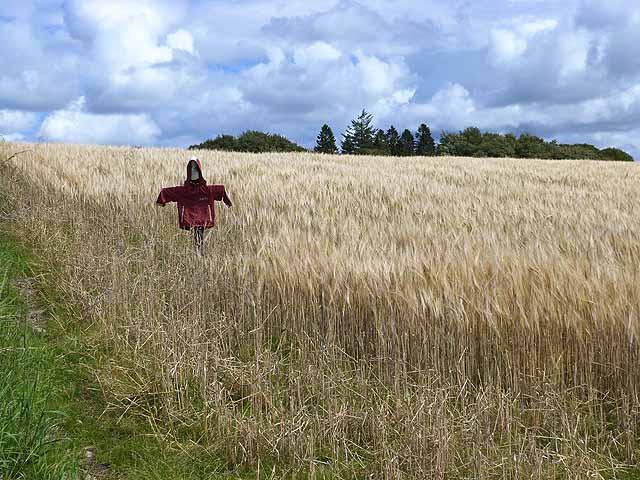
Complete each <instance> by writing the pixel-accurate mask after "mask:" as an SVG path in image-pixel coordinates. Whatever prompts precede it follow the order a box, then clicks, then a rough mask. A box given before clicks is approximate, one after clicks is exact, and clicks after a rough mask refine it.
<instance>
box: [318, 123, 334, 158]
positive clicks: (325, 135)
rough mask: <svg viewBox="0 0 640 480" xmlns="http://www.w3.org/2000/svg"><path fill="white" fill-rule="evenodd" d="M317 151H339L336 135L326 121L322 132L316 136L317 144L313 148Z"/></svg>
mask: <svg viewBox="0 0 640 480" xmlns="http://www.w3.org/2000/svg"><path fill="white" fill-rule="evenodd" d="M313 151H314V152H317V153H331V154H333V153H338V147H336V137H334V136H333V131H332V130H331V127H329V125H327V124H326V123H325V124H324V125H323V126H322V128H321V129H320V133H319V134H318V137H317V138H316V146H315V148H314V149H313Z"/></svg>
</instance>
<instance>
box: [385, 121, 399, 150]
mask: <svg viewBox="0 0 640 480" xmlns="http://www.w3.org/2000/svg"><path fill="white" fill-rule="evenodd" d="M399 147H400V134H399V133H398V130H396V127H394V126H393V125H391V126H390V127H389V130H387V148H388V149H389V154H390V155H393V156H398V155H400V149H399Z"/></svg>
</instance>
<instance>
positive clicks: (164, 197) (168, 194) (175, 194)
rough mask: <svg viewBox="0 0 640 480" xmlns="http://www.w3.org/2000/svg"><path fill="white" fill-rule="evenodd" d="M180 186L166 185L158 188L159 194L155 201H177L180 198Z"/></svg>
mask: <svg viewBox="0 0 640 480" xmlns="http://www.w3.org/2000/svg"><path fill="white" fill-rule="evenodd" d="M180 188H181V187H168V188H163V189H162V190H160V195H158V199H157V200H156V203H157V204H159V205H164V204H165V203H169V202H177V201H178V200H179V199H180Z"/></svg>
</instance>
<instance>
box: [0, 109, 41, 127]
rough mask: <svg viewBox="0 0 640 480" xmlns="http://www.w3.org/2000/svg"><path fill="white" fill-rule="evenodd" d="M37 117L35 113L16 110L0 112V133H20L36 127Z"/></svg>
mask: <svg viewBox="0 0 640 480" xmlns="http://www.w3.org/2000/svg"><path fill="white" fill-rule="evenodd" d="M37 120H38V116H37V115H36V114H35V113H30V112H21V111H17V110H0V131H2V132H20V131H23V130H29V129H31V128H33V127H34V126H35V125H36V122H37Z"/></svg>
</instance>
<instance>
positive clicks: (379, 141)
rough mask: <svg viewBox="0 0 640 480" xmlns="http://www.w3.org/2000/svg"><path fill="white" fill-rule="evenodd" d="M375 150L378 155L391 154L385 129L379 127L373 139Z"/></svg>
mask: <svg viewBox="0 0 640 480" xmlns="http://www.w3.org/2000/svg"><path fill="white" fill-rule="evenodd" d="M373 150H374V153H375V154H377V155H389V144H388V143H387V135H386V134H385V133H384V130H382V129H379V130H378V131H377V132H376V135H375V137H374V139H373Z"/></svg>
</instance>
